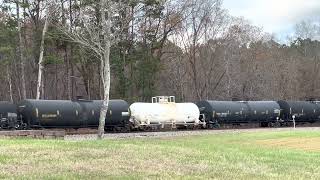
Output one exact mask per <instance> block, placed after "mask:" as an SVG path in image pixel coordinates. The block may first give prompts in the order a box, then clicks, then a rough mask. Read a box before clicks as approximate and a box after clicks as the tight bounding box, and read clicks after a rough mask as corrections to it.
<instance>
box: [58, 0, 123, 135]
mask: <svg viewBox="0 0 320 180" xmlns="http://www.w3.org/2000/svg"><path fill="white" fill-rule="evenodd" d="M81 3H82V1H80V5H79V6H80V8H81V9H80V15H79V19H77V21H78V24H75V26H76V25H78V27H73V28H72V29H73V30H72V31H70V29H71V28H69V27H65V26H64V27H61V30H62V31H63V32H64V34H65V35H66V36H67V37H68V39H69V40H71V41H72V42H75V43H78V44H80V45H81V46H83V47H84V48H86V49H88V50H92V51H93V52H94V54H95V55H96V57H97V58H98V59H99V60H100V76H101V80H102V84H103V94H104V95H103V103H102V106H101V111H100V118H99V128H98V138H99V139H101V138H102V135H103V134H104V127H105V119H106V114H107V111H108V106H109V95H110V81H111V79H110V47H111V45H112V44H113V43H115V41H116V35H117V32H111V28H112V18H113V17H116V16H118V14H117V10H119V9H118V8H119V6H118V4H117V3H116V2H113V1H111V0H100V2H99V3H96V4H93V5H94V6H95V7H94V8H95V9H97V8H98V12H93V11H92V9H93V8H92V7H89V6H85V5H84V4H81ZM97 14H98V15H97Z"/></svg>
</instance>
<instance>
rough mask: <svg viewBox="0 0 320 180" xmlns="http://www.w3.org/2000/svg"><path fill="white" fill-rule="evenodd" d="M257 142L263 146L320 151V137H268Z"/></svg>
mask: <svg viewBox="0 0 320 180" xmlns="http://www.w3.org/2000/svg"><path fill="white" fill-rule="evenodd" d="M256 143H258V144H260V145H263V146H272V147H279V148H291V149H297V150H306V151H320V137H309V138H303V137H301V138H299V137H295V138H281V139H266V140H257V141H256Z"/></svg>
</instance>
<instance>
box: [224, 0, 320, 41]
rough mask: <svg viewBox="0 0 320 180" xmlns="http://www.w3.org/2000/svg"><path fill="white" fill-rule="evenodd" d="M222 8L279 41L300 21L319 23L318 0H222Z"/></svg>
mask: <svg viewBox="0 0 320 180" xmlns="http://www.w3.org/2000/svg"><path fill="white" fill-rule="evenodd" d="M223 7H224V8H225V9H227V10H228V11H229V13H230V14H231V15H233V16H241V17H244V18H245V19H247V20H249V21H250V22H251V23H252V24H253V25H256V26H259V27H262V28H263V29H264V31H266V32H268V33H274V34H275V35H276V37H277V38H279V39H280V40H281V39H285V38H286V37H287V36H290V35H292V34H293V32H294V26H295V24H297V23H299V22H301V21H302V20H305V19H313V20H314V19H319V21H320V0H223Z"/></svg>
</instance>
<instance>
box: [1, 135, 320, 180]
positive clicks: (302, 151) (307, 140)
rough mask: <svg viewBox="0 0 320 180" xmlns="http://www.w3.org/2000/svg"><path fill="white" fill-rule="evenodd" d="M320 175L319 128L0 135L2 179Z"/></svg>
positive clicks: (315, 177)
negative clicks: (100, 136)
mask: <svg viewBox="0 0 320 180" xmlns="http://www.w3.org/2000/svg"><path fill="white" fill-rule="evenodd" d="M2 178H6V179H12V178H14V179H79V178H81V179H173V178H174V179H320V132H317V131H311V132H303V131H297V132H293V131H290V132H289V131H288V132H261V133H253V132H250V133H226V134H216V135H206V136H190V137H179V138H162V139H132V140H102V141H81V142H73V141H63V140H33V139H0V179H2Z"/></svg>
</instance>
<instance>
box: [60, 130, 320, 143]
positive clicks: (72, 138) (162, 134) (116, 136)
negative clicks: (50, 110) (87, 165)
mask: <svg viewBox="0 0 320 180" xmlns="http://www.w3.org/2000/svg"><path fill="white" fill-rule="evenodd" d="M304 130H310V131H319V130H320V127H297V128H295V129H294V128H288V127H283V128H250V129H215V130H183V131H161V132H131V133H106V134H104V136H103V138H104V139H130V138H131V139H132V138H170V137H183V136H192V135H210V134H212V135H214V134H221V133H242V132H258V131H259V132H261V131H264V132H268V131H304ZM96 138H97V136H96V134H77V135H66V136H65V138H64V139H65V140H70V141H81V140H95V139H96Z"/></svg>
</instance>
